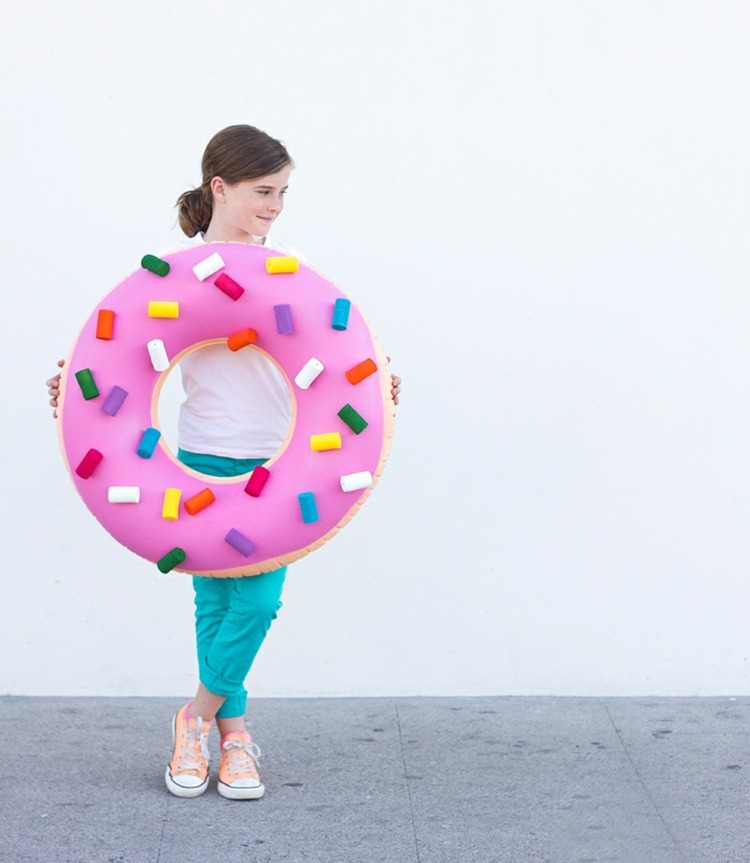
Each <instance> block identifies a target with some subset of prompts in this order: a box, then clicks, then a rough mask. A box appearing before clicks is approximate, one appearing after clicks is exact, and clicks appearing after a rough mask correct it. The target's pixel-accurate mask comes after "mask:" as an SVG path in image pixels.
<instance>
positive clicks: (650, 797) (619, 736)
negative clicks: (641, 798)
mask: <svg viewBox="0 0 750 863" xmlns="http://www.w3.org/2000/svg"><path fill="white" fill-rule="evenodd" d="M603 707H604V709H605V710H606V712H607V716H608V717H609V721H610V722H611V723H612V728H613V729H614V732H615V735H616V736H617V739H618V741H619V742H620V746H622V750H623V752H624V753H625V757H626V758H627V759H628V763H629V764H630V767H631V769H632V770H633V773H634V774H635V778H636V779H637V780H638V784H639V785H640V786H641V788H642V789H643V792H644V794H645V795H646V799H647V800H648V801H649V803H650V804H651V806H652V807H653V809H654V812H656V815H657V817H658V818H659V821H661V823H662V826H663V827H664V829H665V830H666V831H667V835H668V836H669V838H670V839H671V840H672V842H673V844H674V847H675V848H676V849H677V853H678V854H679V856H680V860H685V859H686V858H685V855H684V853H683V851H682V848H681V846H680V843H679V842H678V841H677V837H676V836H675V835H674V833H673V832H672V829H671V827H670V826H669V824H667V821H666V820H665V818H664V816H663V815H662V813H661V810H660V809H659V807H658V805H657V803H656V800H654V797H653V795H652V794H651V792H650V791H649V789H648V787H647V786H646V783H645V782H644V781H643V778H642V777H641V774H640V773H639V771H638V768H637V767H636V765H635V762H634V761H633V759H632V757H631V755H630V752H629V750H628V747H627V746H626V745H625V741H624V740H623V739H622V734H621V733H620V729H619V728H618V727H617V725H616V724H615V720H614V718H613V716H612V714H611V713H610V710H609V707H608V705H606V704H604V705H603Z"/></svg>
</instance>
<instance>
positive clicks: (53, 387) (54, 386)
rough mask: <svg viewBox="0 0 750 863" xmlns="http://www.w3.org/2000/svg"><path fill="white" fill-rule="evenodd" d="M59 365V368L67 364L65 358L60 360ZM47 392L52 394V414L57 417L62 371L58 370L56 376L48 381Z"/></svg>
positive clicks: (50, 401)
mask: <svg viewBox="0 0 750 863" xmlns="http://www.w3.org/2000/svg"><path fill="white" fill-rule="evenodd" d="M57 365H58V367H59V368H62V367H63V366H64V365H65V360H58V361H57ZM47 387H48V389H47V392H48V393H49V395H50V400H49V403H50V404H51V405H52V407H53V411H52V416H53V417H54V418H55V419H57V399H58V397H59V395H60V373H59V372H58V373H57V374H56V375H55V376H54V377H51V378H50V379H49V380H48V381H47Z"/></svg>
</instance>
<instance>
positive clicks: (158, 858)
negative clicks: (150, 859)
mask: <svg viewBox="0 0 750 863" xmlns="http://www.w3.org/2000/svg"><path fill="white" fill-rule="evenodd" d="M168 815H169V797H167V799H166V800H165V801H164V812H163V814H162V817H161V833H160V834H159V849H158V850H157V852H156V863H161V851H162V848H163V847H164V831H165V830H166V829H167V821H169V818H168Z"/></svg>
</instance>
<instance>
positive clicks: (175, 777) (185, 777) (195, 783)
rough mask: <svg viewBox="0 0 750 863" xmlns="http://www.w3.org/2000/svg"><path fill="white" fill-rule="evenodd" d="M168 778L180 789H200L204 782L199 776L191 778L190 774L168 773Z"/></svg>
mask: <svg viewBox="0 0 750 863" xmlns="http://www.w3.org/2000/svg"><path fill="white" fill-rule="evenodd" d="M169 778H170V779H171V780H172V782H174V784H175V785H179V786H180V787H181V788H200V787H201V785H203V784H204V783H205V781H206V780H205V779H201V778H200V776H193V775H192V774H191V773H170V775H169Z"/></svg>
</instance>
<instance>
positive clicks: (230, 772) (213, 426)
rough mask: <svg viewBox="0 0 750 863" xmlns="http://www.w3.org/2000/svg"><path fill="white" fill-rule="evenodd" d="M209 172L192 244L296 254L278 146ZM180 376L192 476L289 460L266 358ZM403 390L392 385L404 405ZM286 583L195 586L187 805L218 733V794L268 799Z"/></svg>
mask: <svg viewBox="0 0 750 863" xmlns="http://www.w3.org/2000/svg"><path fill="white" fill-rule="evenodd" d="M202 167H203V182H202V184H201V185H200V186H199V187H198V188H196V189H193V190H192V191H188V192H185V193H183V194H182V195H181V196H180V197H179V199H178V201H177V207H178V213H179V223H180V228H181V229H182V230H183V231H184V233H185V234H186V235H187V236H188V237H191V238H194V239H193V242H194V243H203V242H205V243H210V242H218V241H233V242H242V243H260V244H264V245H268V246H269V247H271V248H275V249H278V250H280V251H284V252H287V253H288V252H289V250H287V249H283V248H281V247H280V246H279V245H278V244H273V243H271V242H270V241H269V240H268V239H267V237H268V232H269V231H270V229H271V226H272V225H273V223H274V221H275V220H276V219H277V218H278V216H279V215H280V214H281V211H282V210H283V208H284V196H285V194H286V190H287V186H288V183H289V175H290V173H291V170H292V167H293V163H292V159H291V157H290V156H289V153H288V152H287V150H286V148H285V147H284V145H283V144H282V143H281V142H280V141H277V140H275V139H274V138H271V137H270V136H269V135H267V134H266V133H265V132H261V131H260V130H259V129H256V128H254V127H253V126H246V125H239V126H230V127H228V128H226V129H223V130H222V131H220V132H218V133H217V134H216V135H214V137H213V138H212V139H211V140H210V141H209V143H208V145H207V147H206V150H205V152H204V154H203V161H202ZM184 245H187V244H183V246H182V247H184ZM177 248H180V247H174V248H173V249H172V251H174V250H176V249H177ZM58 365H59V366H62V361H60V362H59V363H58ZM180 371H181V374H182V383H183V387H184V389H185V393H186V399H185V401H184V402H183V404H182V405H181V407H180V415H179V421H178V458H179V459H180V460H181V461H182V462H183V463H184V464H186V465H187V466H188V467H191V468H193V469H194V470H198V471H200V472H202V473H206V474H211V475H214V476H238V475H240V474H245V473H249V472H250V471H251V470H252V469H253V468H254V467H256V466H257V465H259V464H263V462H264V461H266V460H267V459H268V458H270V457H271V456H272V455H273V454H274V453H275V452H276V451H277V450H278V449H279V447H280V446H281V445H282V443H283V441H284V439H285V437H286V433H287V429H288V426H289V423H290V421H291V406H290V400H289V393H288V390H287V386H286V383H285V381H284V379H283V377H282V376H281V374H280V373H279V372H278V370H277V369H276V368H275V366H274V365H273V364H272V363H270V362H268V361H267V360H266V359H265V358H264V357H263V356H262V355H261V354H259V353H258V352H257V351H238V352H232V351H230V350H229V349H228V348H226V347H225V346H223V345H212V346H210V347H207V348H202V349H201V350H199V351H194V352H193V353H192V354H189V355H188V356H186V357H185V358H184V359H183V360H182V362H181V363H180ZM59 383H60V375H59V374H58V375H55V376H54V377H53V378H50V380H48V381H47V385H48V387H49V394H50V403H51V404H52V406H53V408H56V407H57V398H58V395H59ZM400 383H401V382H400V379H399V378H397V377H392V390H391V392H392V396H393V400H394V403H395V404H398V394H399V392H400ZM55 416H56V412H55ZM285 575H286V567H282V568H281V569H277V570H275V571H273V572H267V573H263V574H261V575H254V576H245V577H238V578H211V577H210V576H209V577H207V576H193V588H194V591H195V631H196V644H197V652H198V671H199V680H200V683H199V685H198V690H197V692H196V694H195V696H194V697H193V699H192V700H191V701H190V702H188V703H187V704H185V705H184V706H183V707H181V708H180V709H179V710H178V711H177V713H176V714H175V716H174V718H173V725H172V730H173V740H174V748H173V752H172V758H171V760H170V762H169V764H168V765H167V769H166V773H165V781H166V784H167V788H168V789H169V791H171V793H172V794H175V795H177V796H178V797H197V796H199V795H201V794H203V792H204V791H205V790H206V788H207V787H208V781H209V764H208V760H209V759H208V743H207V741H208V735H209V732H210V730H211V726H212V725H213V724H214V723H215V724H216V726H217V728H218V731H219V734H220V736H221V743H220V751H221V760H220V763H219V777H218V786H217V787H218V791H219V794H221V795H223V796H224V797H228V798H230V799H234V800H246V799H252V798H258V797H261V796H262V795H263V793H264V790H265V789H264V787H263V784H262V783H261V781H260V777H259V775H258V768H257V761H258V758H259V756H260V750H259V749H258V747H257V745H256V744H254V743H253V741H252V738H251V737H250V734H249V733H248V731H247V729H246V727H245V709H246V700H247V692H246V691H245V689H244V681H245V678H246V677H247V674H248V672H249V671H250V667H251V666H252V663H253V660H254V659H255V656H256V655H257V653H258V650H259V649H260V646H261V644H262V643H263V640H264V638H265V636H266V633H267V632H268V629H269V627H270V626H271V623H272V621H273V620H274V619H275V618H276V614H277V612H278V610H279V608H280V607H281V592H282V588H283V585H284V578H285Z"/></svg>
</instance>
